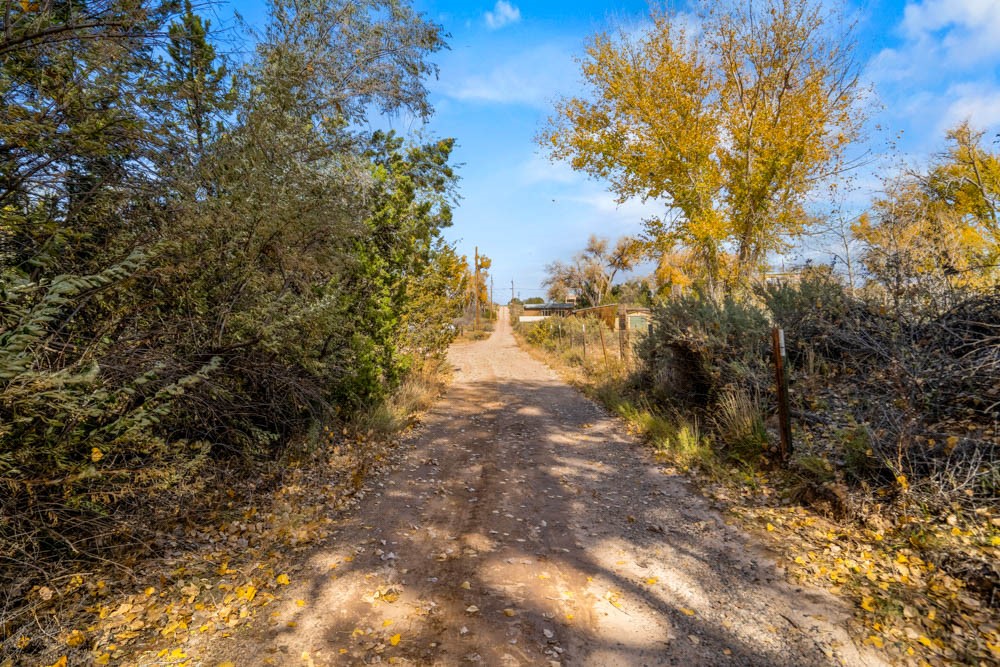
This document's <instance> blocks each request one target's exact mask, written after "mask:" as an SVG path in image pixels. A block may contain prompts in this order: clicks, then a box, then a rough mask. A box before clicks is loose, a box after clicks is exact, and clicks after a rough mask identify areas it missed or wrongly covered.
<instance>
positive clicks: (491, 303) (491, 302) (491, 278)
mask: <svg viewBox="0 0 1000 667" xmlns="http://www.w3.org/2000/svg"><path fill="white" fill-rule="evenodd" d="M492 313H493V276H490V314H491V316H492Z"/></svg>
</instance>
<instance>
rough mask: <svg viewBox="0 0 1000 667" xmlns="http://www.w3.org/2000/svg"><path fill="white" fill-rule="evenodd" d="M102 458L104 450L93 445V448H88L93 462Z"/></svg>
mask: <svg viewBox="0 0 1000 667" xmlns="http://www.w3.org/2000/svg"><path fill="white" fill-rule="evenodd" d="M103 458H104V452H102V451H101V450H99V449H98V448H97V447H94V448H93V449H91V450H90V460H91V461H93V462H94V463H97V462H98V461H100V460H101V459H103Z"/></svg>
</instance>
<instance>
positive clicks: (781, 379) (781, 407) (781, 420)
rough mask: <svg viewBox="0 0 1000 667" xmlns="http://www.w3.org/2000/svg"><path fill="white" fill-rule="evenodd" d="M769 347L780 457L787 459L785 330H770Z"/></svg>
mask: <svg viewBox="0 0 1000 667" xmlns="http://www.w3.org/2000/svg"><path fill="white" fill-rule="evenodd" d="M771 347H772V351H773V353H774V371H775V382H776V384H777V388H778V425H779V431H780V433H781V459H782V460H783V461H785V460H788V457H789V456H790V455H791V453H792V424H791V420H790V416H789V409H788V375H787V374H786V373H785V366H786V365H787V364H786V362H787V359H786V356H785V332H784V330H782V329H780V328H778V327H774V328H773V329H772V330H771Z"/></svg>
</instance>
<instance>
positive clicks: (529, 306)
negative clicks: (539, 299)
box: [524, 303, 576, 310]
mask: <svg viewBox="0 0 1000 667" xmlns="http://www.w3.org/2000/svg"><path fill="white" fill-rule="evenodd" d="M574 308H576V306H575V305H574V304H572V303H526V304H524V309H525V310H573V309H574Z"/></svg>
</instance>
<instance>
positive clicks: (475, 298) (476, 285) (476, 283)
mask: <svg viewBox="0 0 1000 667" xmlns="http://www.w3.org/2000/svg"><path fill="white" fill-rule="evenodd" d="M472 289H473V290H474V291H473V294H472V299H473V303H474V304H475V305H474V306H473V307H474V308H475V311H476V323H475V325H474V326H475V329H474V330H475V331H479V246H476V277H475V280H473V286H472Z"/></svg>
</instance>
